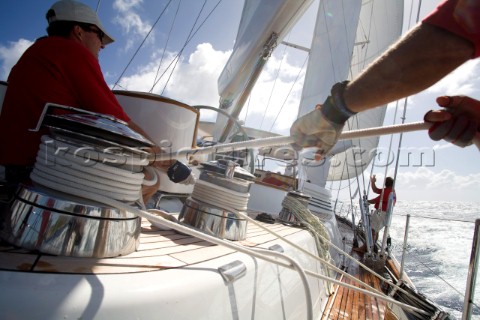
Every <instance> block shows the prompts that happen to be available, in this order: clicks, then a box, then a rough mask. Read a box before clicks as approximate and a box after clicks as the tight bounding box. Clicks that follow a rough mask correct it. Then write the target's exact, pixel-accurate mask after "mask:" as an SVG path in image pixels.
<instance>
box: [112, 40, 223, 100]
mask: <svg viewBox="0 0 480 320" xmlns="http://www.w3.org/2000/svg"><path fill="white" fill-rule="evenodd" d="M230 54H231V52H230V51H227V52H223V51H216V50H215V49H214V48H213V47H212V45H211V44H209V43H203V44H199V45H198V46H197V47H196V49H195V51H194V52H193V53H192V54H191V55H190V56H189V57H188V60H186V59H185V58H182V59H180V61H178V62H177V64H176V66H175V61H174V58H175V57H176V55H177V53H173V52H167V53H166V56H165V57H164V59H163V62H162V68H161V70H160V72H159V75H162V73H163V72H164V71H165V68H167V67H169V66H170V67H169V70H168V71H167V72H165V75H163V77H162V79H161V81H159V83H158V84H157V85H156V86H155V89H154V90H153V93H157V94H160V93H161V92H162V90H163V88H164V86H165V83H166V81H167V79H168V78H169V76H170V73H171V70H172V68H173V67H174V66H175V71H174V72H173V74H172V75H171V76H170V79H168V85H167V87H166V90H165V92H164V93H163V95H165V96H168V97H169V98H172V99H176V100H180V101H181V102H184V103H187V104H189V105H209V106H214V107H216V106H218V100H219V96H218V91H217V79H218V77H219V75H220V72H221V71H222V69H223V66H224V65H225V63H226V62H227V60H228V57H229V56H230ZM159 63H160V58H159V54H158V55H153V56H152V61H151V62H149V63H148V64H146V65H144V66H143V67H142V68H141V69H139V70H138V72H137V73H136V74H135V75H132V76H128V77H123V78H122V80H121V82H120V84H121V87H122V88H125V89H127V90H136V91H147V92H148V91H150V89H151V88H152V85H153V83H154V79H155V74H156V73H157V69H158V65H159Z"/></svg>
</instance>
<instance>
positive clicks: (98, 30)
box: [87, 27, 105, 43]
mask: <svg viewBox="0 0 480 320" xmlns="http://www.w3.org/2000/svg"><path fill="white" fill-rule="evenodd" d="M87 31H89V32H93V33H95V34H96V35H97V37H98V39H100V42H101V43H103V37H104V36H105V33H104V32H103V31H102V30H100V29H97V28H93V27H90V28H88V29H87Z"/></svg>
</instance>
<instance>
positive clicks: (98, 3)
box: [95, 0, 102, 13]
mask: <svg viewBox="0 0 480 320" xmlns="http://www.w3.org/2000/svg"><path fill="white" fill-rule="evenodd" d="M100 2H102V0H98V1H97V7H96V8H95V12H96V13H98V9H99V8H100Z"/></svg>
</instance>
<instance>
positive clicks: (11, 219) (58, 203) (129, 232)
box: [0, 185, 141, 258]
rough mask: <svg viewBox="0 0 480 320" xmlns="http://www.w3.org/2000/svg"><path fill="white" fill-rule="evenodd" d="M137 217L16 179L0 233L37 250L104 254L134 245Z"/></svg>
mask: <svg viewBox="0 0 480 320" xmlns="http://www.w3.org/2000/svg"><path fill="white" fill-rule="evenodd" d="M140 222H141V221H140V218H138V217H136V216H135V215H134V214H133V213H130V212H126V211H121V210H118V209H113V208H109V207H105V206H104V205H101V204H98V203H95V202H93V201H89V200H87V199H83V198H77V197H74V196H71V195H67V194H63V193H60V192H56V191H53V190H51V189H48V188H45V187H41V186H33V185H29V186H25V185H22V186H20V188H19V190H18V192H17V194H16V197H15V199H14V201H13V203H12V205H11V206H10V207H9V208H7V209H6V210H4V212H3V213H2V214H1V216H0V237H1V238H2V239H3V240H5V241H7V242H9V243H11V244H13V245H16V246H19V247H22V248H24V249H27V250H33V251H39V252H41V253H46V254H53V255H62V256H71V257H95V258H105V257H114V256H119V255H126V254H129V253H132V252H133V251H135V250H136V248H137V247H138V244H139V236H140V229H141V227H140Z"/></svg>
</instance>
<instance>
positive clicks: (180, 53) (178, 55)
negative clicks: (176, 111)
mask: <svg viewBox="0 0 480 320" xmlns="http://www.w3.org/2000/svg"><path fill="white" fill-rule="evenodd" d="M222 1H223V0H219V1H218V2H217V4H216V5H215V6H214V7H213V9H212V10H211V11H210V13H209V14H208V15H207V16H206V17H205V19H204V20H203V21H202V23H201V24H200V25H199V26H198V28H197V29H196V30H195V32H194V33H193V34H192V35H191V37H190V38H187V41H185V43H184V45H183V47H182V48H181V49H180V51H179V52H178V53H177V55H176V56H175V58H173V60H172V61H171V62H170V64H169V65H168V66H167V68H166V69H165V71H163V73H162V75H161V76H160V78H158V79H157V82H155V84H154V85H153V86H154V87H155V86H156V85H157V84H158V82H159V81H160V79H162V77H163V76H164V75H165V73H166V72H167V70H168V69H170V67H171V66H172V64H173V63H174V62H175V61H177V59H180V56H181V55H182V53H183V50H185V48H186V47H187V45H188V44H189V43H190V41H191V40H192V39H193V38H194V37H195V35H196V34H197V32H198V31H199V30H200V29H201V28H202V26H203V25H204V24H205V22H206V21H207V20H208V18H209V17H210V16H211V15H212V13H213V12H214V11H215V10H216V9H217V7H218V5H219V4H220V3H221V2H222ZM197 19H198V18H197ZM195 24H196V22H195ZM175 65H176V63H175ZM171 73H173V70H172V72H171ZM169 79H170V77H169ZM167 85H168V81H167V82H166V83H165V87H164V89H163V90H165V88H166V86H167ZM163 90H162V92H163Z"/></svg>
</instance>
